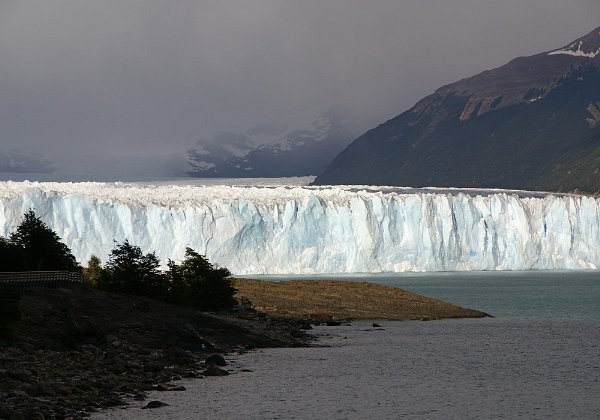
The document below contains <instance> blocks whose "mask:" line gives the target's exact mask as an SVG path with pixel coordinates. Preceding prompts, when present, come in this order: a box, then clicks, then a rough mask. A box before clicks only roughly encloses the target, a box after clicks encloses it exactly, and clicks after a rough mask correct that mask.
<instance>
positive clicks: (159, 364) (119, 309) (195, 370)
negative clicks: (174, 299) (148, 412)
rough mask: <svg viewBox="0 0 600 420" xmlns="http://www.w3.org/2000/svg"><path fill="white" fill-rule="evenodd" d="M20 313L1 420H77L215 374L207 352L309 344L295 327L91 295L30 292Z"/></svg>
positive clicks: (7, 353) (4, 356) (6, 363)
mask: <svg viewBox="0 0 600 420" xmlns="http://www.w3.org/2000/svg"><path fill="white" fill-rule="evenodd" d="M19 306H20V308H21V312H22V319H21V321H20V323H19V324H18V325H17V326H16V328H15V329H14V332H13V334H12V338H10V339H8V340H6V339H5V340H2V339H0V418H6V419H8V418H37V419H43V418H46V419H50V418H59V419H61V418H66V417H72V418H79V417H83V416H86V415H87V414H88V413H90V411H93V410H95V409H98V408H102V407H108V406H115V405H123V404H124V402H123V399H122V398H123V397H124V396H129V397H136V398H139V399H143V398H144V393H145V391H148V390H151V389H156V385H157V384H162V383H165V382H169V381H171V380H173V379H178V378H181V377H202V376H204V375H221V374H223V371H221V370H219V369H216V368H215V367H210V368H209V365H208V364H206V363H205V359H206V358H207V357H209V356H211V355H213V354H214V353H220V352H231V351H237V350H243V349H248V348H256V347H286V346H301V345H306V344H307V343H308V339H307V335H305V334H304V333H303V332H302V331H301V330H300V329H299V328H298V325H297V322H296V321H295V320H290V319H275V318H271V317H266V316H261V315H259V314H252V313H250V314H248V315H245V316H241V315H240V316H233V315H229V316H226V315H222V316H216V315H208V314H203V313H200V312H198V311H194V310H191V309H186V308H181V307H176V306H172V305H168V304H165V303H161V302H157V301H153V300H150V299H146V298H141V297H135V296H127V295H116V294H110V293H105V292H100V291H98V290H95V289H90V288H74V289H58V290H55V289H44V288H40V289H34V290H31V291H27V292H26V293H25V294H24V296H23V297H22V300H21V302H20V304H19ZM207 369H208V370H209V371H208V372H207ZM226 369H229V368H226ZM162 386H163V388H165V389H170V388H169V387H168V386H165V385H162ZM159 390H160V389H159Z"/></svg>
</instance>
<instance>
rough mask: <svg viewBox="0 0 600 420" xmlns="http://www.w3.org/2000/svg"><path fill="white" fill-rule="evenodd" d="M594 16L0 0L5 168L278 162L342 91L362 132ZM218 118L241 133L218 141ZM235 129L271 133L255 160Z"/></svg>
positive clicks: (75, 170) (541, 1) (433, 6)
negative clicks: (242, 156) (191, 156)
mask: <svg viewBox="0 0 600 420" xmlns="http://www.w3.org/2000/svg"><path fill="white" fill-rule="evenodd" d="M598 16H600V3H598V2H597V1H596V0H572V1H569V2H565V1H564V0H528V1H526V2H524V1H522V0H504V1H502V2H498V1H491V0H483V1H482V0H454V1H452V2H448V1H442V0H407V1H402V2H398V1H392V0H381V1H377V2H368V3H367V2H364V1H363V0H328V1H326V2H314V1H313V2H311V1H307V2H298V1H288V0H261V1H258V2H248V1H245V0H226V1H213V0H207V1H200V2H199V1H195V0H181V1H177V2H169V1H165V0H145V1H143V2H140V1H137V0H102V1H85V2H82V1H80V0H53V1H51V2H49V1H47V0H23V1H21V0H5V1H1V2H0V56H1V57H2V60H0V127H1V129H0V153H2V154H3V155H2V156H5V154H7V153H9V154H11V156H13V157H12V158H7V159H4V158H2V159H3V160H2V162H3V163H2V168H1V170H2V171H4V172H0V178H2V179H25V178H30V179H31V178H35V179H44V180H51V179H53V180H74V179H79V180H81V179H98V180H134V179H157V178H158V179H166V178H170V177H174V176H175V177H188V175H187V174H186V172H189V171H192V172H197V171H195V170H194V169H199V168H200V167H199V166H196V167H195V168H193V167H191V166H190V165H189V164H188V151H189V150H194V149H195V150H197V151H198V152H199V153H201V151H202V150H209V149H210V150H212V154H213V155H214V157H215V159H214V162H212V161H209V160H206V159H199V160H198V162H202V161H205V162H207V163H208V164H211V163H213V164H215V165H216V166H220V167H221V168H222V169H223V170H224V168H226V167H228V168H230V169H231V170H232V171H234V168H236V167H237V165H238V164H239V165H240V168H242V167H244V168H245V167H249V166H251V167H252V168H254V170H257V169H260V170H261V171H262V172H264V173H268V172H269V170H270V168H269V167H270V166H271V165H273V171H271V173H276V172H277V171H275V169H276V168H275V166H276V165H277V163H282V166H284V168H282V169H289V167H290V166H291V165H290V162H291V160H290V159H288V158H285V159H284V158H281V159H275V161H273V160H272V159H269V156H271V157H272V156H274V155H275V151H278V153H279V156H282V155H283V154H284V153H283V151H284V149H285V147H287V146H285V145H286V144H291V143H295V144H296V145H298V144H299V143H300V142H305V143H306V144H308V143H311V141H309V140H310V138H311V137H312V138H315V137H314V136H312V135H310V134H307V133H305V134H301V135H300V137H303V138H304V139H302V138H296V137H295V136H293V135H291V132H292V131H294V130H298V129H300V130H304V131H306V132H309V131H311V132H313V131H315V129H314V128H311V127H310V126H311V125H312V123H314V122H318V121H319V118H318V117H319V115H320V114H322V113H323V112H325V111H327V110H329V109H330V108H331V107H332V106H334V107H340V106H341V107H342V108H343V109H344V110H345V111H346V112H345V114H344V115H345V119H346V120H349V121H350V122H351V123H352V125H353V127H350V128H351V134H352V136H353V137H354V136H358V135H360V134H361V133H363V132H364V131H366V130H368V129H370V128H373V127H375V126H376V125H377V124H380V123H381V122H383V121H386V120H387V119H389V118H391V117H393V116H394V115H398V114H400V113H401V112H403V111H404V110H406V109H409V108H410V106H412V105H413V104H414V103H415V102H416V101H417V100H418V99H419V98H422V97H424V96H425V95H426V94H427V93H429V92H431V91H432V89H433V88H434V87H435V86H442V85H445V84H447V83H449V82H451V81H453V80H458V79H459V78H462V77H465V76H467V75H470V74H476V73H478V72H480V71H482V70H484V69H486V68H495V67H497V66H499V65H502V64H503V63H505V62H507V61H508V60H510V59H511V58H513V57H517V56H524V55H530V54H533V53H535V52H537V51H545V50H547V51H549V50H550V49H552V48H555V47H556V46H559V45H564V44H565V40H570V39H575V38H577V37H578V36H580V35H581V34H583V33H585V32H587V31H589V29H590V28H593V27H594V26H597V25H598ZM582 28H586V29H585V30H584V29H582ZM581 48H582V51H583V50H585V49H586V46H585V45H583V44H582V46H581ZM574 51H577V47H575V50H574ZM586 51H587V50H586ZM299 114H300V115H304V116H306V115H311V116H312V117H311V118H305V117H302V118H298V119H297V120H295V121H293V120H292V119H291V118H290V116H293V115H299ZM256 127H258V128H259V129H258V130H256ZM264 127H268V128H269V130H267V131H268V133H265V132H264V130H263V132H261V133H259V131H261V130H262V129H263V128H264ZM273 127H275V128H276V131H277V134H276V135H274V134H273V133H272V130H271V128H273ZM354 127H358V132H354ZM219 133H236V134H235V135H234V136H231V135H229V137H228V138H229V140H228V142H227V143H228V144H223V141H224V140H225V138H224V137H223V136H222V134H219ZM286 133H287V134H286ZM238 134H239V136H246V137H249V139H250V143H249V144H254V143H256V141H257V139H259V138H263V139H264V137H265V135H266V134H269V135H271V138H270V140H268V141H267V142H266V143H261V145H260V146H264V147H260V150H257V151H256V152H255V153H252V154H250V149H249V148H248V147H246V146H244V147H243V148H245V150H246V151H248V153H247V158H248V159H249V160H250V161H252V162H251V165H249V166H248V165H246V166H245V164H246V162H236V160H237V157H239V156H237V155H236V156H231V155H228V154H227V151H231V149H232V148H235V147H236V145H237V144H238V143H239V141H238V140H239V136H238ZM226 137H227V136H226ZM317 137H318V136H317ZM201 139H204V140H206V144H205V145H204V144H198V142H199V141H200V140H201ZM286 139H287V140H286ZM213 140H216V143H218V145H217V146H215V145H214V143H215V141H213ZM244 142H245V140H244ZM277 142H279V143H280V144H281V146H275V144H276V143H277ZM328 142H329V141H322V142H315V144H319V145H320V146H324V145H325V144H326V143H328ZM266 144H269V145H270V146H265V145H266ZM203 146H205V147H203ZM220 146H223V148H224V149H225V151H223V153H221V151H220V150H219V147H220ZM336 147H337V146H336ZM301 149H303V148H300V149H297V150H298V155H302V154H303V153H304V152H301V151H300V150H301ZM15 153H19V154H26V155H28V156H33V155H35V156H38V157H39V159H41V160H42V161H47V162H50V163H51V164H50V166H49V167H51V168H53V169H55V170H54V171H52V172H44V171H46V170H47V169H48V167H44V165H41V166H40V165H34V163H33V161H32V160H31V159H28V162H29V163H27V164H26V165H23V164H22V163H23V162H24V160H23V159H22V158H21V157H19V158H18V159H16V160H15V159H14V157H15V156H16V155H15ZM326 153H329V151H327V150H325V149H323V150H322V151H321V153H320V154H323V155H325V154H326ZM219 154H222V155H223V154H224V155H223V156H221V158H218V155H219ZM238 154H239V153H238ZM305 154H306V155H312V156H314V153H313V152H310V153H308V152H306V153H305ZM23 156H24V155H23ZM10 159H13V160H12V161H11V160H10ZM19 161H21V162H22V163H18V162H19ZM5 162H13V163H8V164H5ZM273 162H275V163H273ZM283 162H286V163H285V164H283ZM292 163H293V162H292ZM259 166H260V168H259ZM204 167H206V165H204ZM25 169H27V170H31V172H24V170H25ZM41 169H43V170H44V171H40V170H41ZM298 169H300V168H298ZM308 169H310V172H314V170H316V169H315V168H308ZM8 171H12V172H8ZM15 171H18V172H15ZM209 172H210V171H209ZM301 172H304V168H303V169H302V171H301ZM279 173H280V172H279ZM207 175H210V176H214V175H215V174H210V173H209V174H207Z"/></svg>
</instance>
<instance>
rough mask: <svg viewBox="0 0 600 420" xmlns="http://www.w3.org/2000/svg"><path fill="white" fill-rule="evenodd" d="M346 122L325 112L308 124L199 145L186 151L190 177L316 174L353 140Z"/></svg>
mask: <svg viewBox="0 0 600 420" xmlns="http://www.w3.org/2000/svg"><path fill="white" fill-rule="evenodd" d="M355 135H356V133H355V132H354V131H353V130H352V129H351V128H350V124H349V123H348V121H347V120H345V119H344V117H342V116H341V115H340V113H339V112H337V111H335V110H333V109H332V110H329V111H328V112H325V113H323V114H321V115H319V116H317V117H313V118H311V119H309V120H308V122H298V121H293V122H292V123H291V124H284V123H279V124H268V125H261V126H256V127H254V128H253V129H251V130H249V131H247V132H245V133H231V132H223V133H220V134H218V135H217V136H215V137H214V138H212V139H203V140H200V141H199V142H198V144H197V146H196V148H194V149H192V150H190V151H189V152H188V161H189V164H190V165H191V170H190V171H189V172H188V174H189V175H191V176H194V177H231V178H246V177H287V176H304V175H317V174H319V173H321V172H322V171H323V169H325V167H326V166H327V164H328V163H330V162H331V161H332V160H333V158H334V157H335V156H336V155H337V154H338V153H339V152H340V151H342V150H343V149H344V147H346V146H347V145H348V144H349V143H350V142H351V141H352V139H353V138H354V137H355Z"/></svg>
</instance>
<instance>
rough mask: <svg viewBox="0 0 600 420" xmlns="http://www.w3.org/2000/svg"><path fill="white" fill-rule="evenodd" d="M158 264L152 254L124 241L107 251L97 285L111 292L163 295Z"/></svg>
mask: <svg viewBox="0 0 600 420" xmlns="http://www.w3.org/2000/svg"><path fill="white" fill-rule="evenodd" d="M159 266H160V262H159V260H158V258H157V257H156V253H154V252H150V253H148V254H145V255H144V254H143V253H142V250H141V248H140V247H139V246H135V245H131V244H130V243H129V241H127V240H126V241H125V242H123V243H122V244H116V247H115V249H113V250H112V251H111V252H110V255H109V259H108V263H107V264H106V266H105V267H104V270H103V272H102V275H101V278H100V282H99V285H100V287H101V288H103V289H105V290H109V291H112V292H120V293H128V294H132V295H142V296H149V297H163V296H165V294H166V293H167V289H168V288H167V280H166V278H165V276H164V275H163V274H162V273H161V272H160V271H159V269H158V267H159Z"/></svg>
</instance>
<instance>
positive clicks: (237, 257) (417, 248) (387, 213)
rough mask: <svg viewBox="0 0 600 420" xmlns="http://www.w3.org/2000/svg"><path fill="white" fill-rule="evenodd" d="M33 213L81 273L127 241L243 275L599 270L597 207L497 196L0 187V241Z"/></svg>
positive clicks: (574, 199)
mask: <svg viewBox="0 0 600 420" xmlns="http://www.w3.org/2000/svg"><path fill="white" fill-rule="evenodd" d="M29 209H33V210H35V212H36V214H37V215H38V216H39V217H41V219H42V220H43V221H44V222H45V223H47V224H48V226H50V227H51V228H52V229H53V230H54V231H55V232H56V233H57V234H58V235H59V236H60V237H61V238H62V240H63V241H64V242H65V243H66V244H67V245H68V246H69V247H70V248H71V250H72V251H73V254H74V255H75V257H76V258H77V260H78V261H80V262H81V263H82V264H83V265H85V264H86V263H87V261H88V259H89V258H90V257H91V256H92V255H96V256H98V257H99V258H100V259H101V260H102V261H104V262H105V261H106V260H107V259H108V254H109V252H110V250H111V249H113V248H114V245H115V241H116V242H123V241H124V240H125V239H128V240H129V241H130V242H131V243H133V244H135V245H138V246H140V247H141V248H142V250H143V251H144V252H149V251H155V252H156V254H157V256H158V257H159V258H160V259H161V261H162V263H163V264H166V262H167V260H168V259H172V260H174V261H178V260H180V259H181V258H182V257H183V255H184V252H185V248H186V247H191V248H193V249H195V250H196V251H198V252H199V253H201V254H204V255H206V256H207V257H208V258H209V259H210V261H212V262H213V263H215V264H217V265H219V266H224V267H227V268H229V270H230V271H231V272H232V273H234V274H236V275H243V274H316V273H376V272H405V271H462V270H563V269H597V268H598V267H600V246H599V244H600V201H599V200H598V199H596V198H594V197H589V196H577V195H561V194H541V193H527V192H519V191H503V190H458V189H433V188H429V189H410V188H397V187H393V188H392V187H389V188H383V187H368V186H319V187H310V186H300V185H257V186H252V185H177V184H173V185H170V184H156V185H150V184H126V183H93V182H85V183H68V182H65V183H52V182H27V181H26V182H11V181H8V182H0V235H1V236H4V237H7V236H8V235H9V234H10V233H11V232H13V231H14V230H15V229H16V227H17V225H18V224H19V223H20V221H21V219H22V217H23V214H24V213H25V212H26V211H28V210H29Z"/></svg>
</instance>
